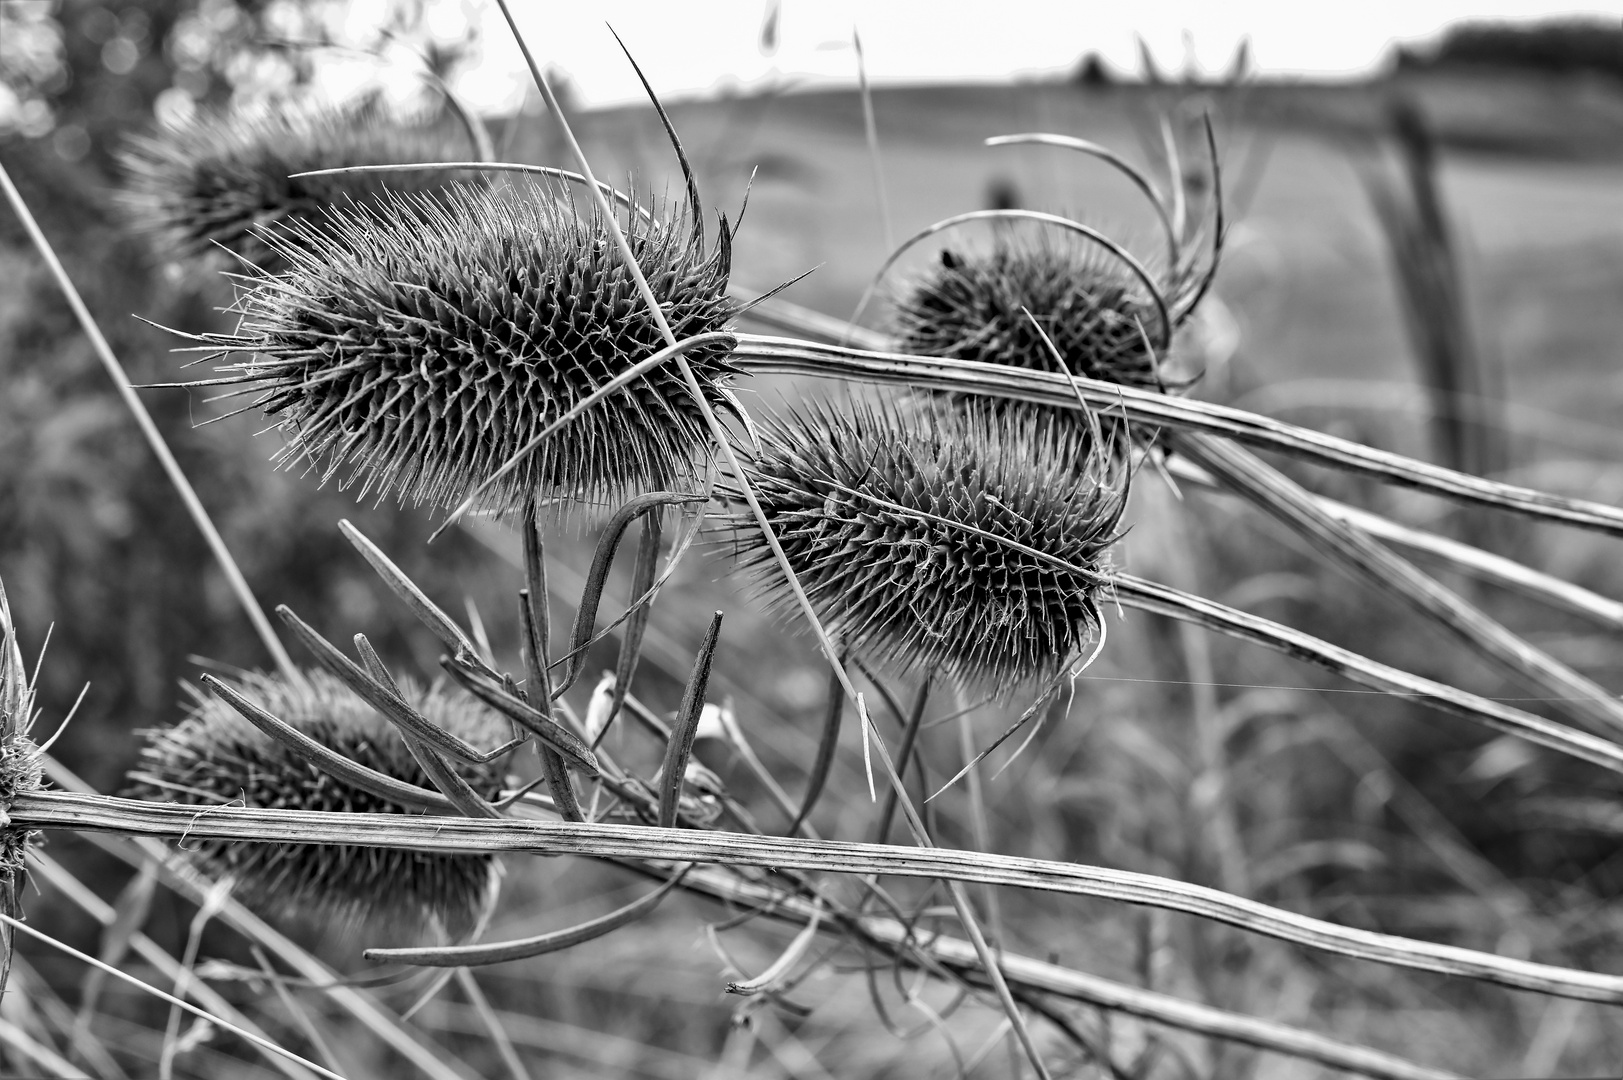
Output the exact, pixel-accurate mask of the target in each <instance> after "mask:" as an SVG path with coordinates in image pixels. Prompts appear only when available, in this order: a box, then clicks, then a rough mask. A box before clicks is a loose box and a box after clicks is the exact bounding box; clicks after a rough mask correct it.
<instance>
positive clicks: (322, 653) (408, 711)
mask: <svg viewBox="0 0 1623 1080" xmlns="http://www.w3.org/2000/svg"><path fill="white" fill-rule="evenodd" d="M276 614H277V615H279V616H281V618H282V622H283V623H285V624H286V625H287V627H288V629H289V630H291V631H293V636H294V637H296V638H298V640H299V644H301V645H303V646H304V647H305V648H306V649H309V650H310V654H311V655H312V656H314V657H315V658H316V661H317V662H318V663H319V664H321V666H322V667H323V668H325V669H327V671H329V672H330V673H332V675H333V676H334V677H336V678H337V679H338V680H339V681H340V682H342V683H343V684H344V685H345V686H347V687H349V689H350V690H351V691H352V692H354V693H355V694H356V695H357V696H358V697H360V699H361V700H362V701H364V702H366V703H367V704H368V705H370V706H372V707H373V708H374V709H376V710H377V711H378V712H380V713H382V714H383V718H384V719H385V720H387V721H389V722H390V723H391V724H393V725H395V726H396V727H397V728H399V729H400V731H401V733H402V734H405V735H409V736H411V737H412V738H414V739H417V740H418V741H419V742H422V743H426V744H427V745H429V746H432V747H434V748H435V749H436V750H438V751H440V752H442V753H446V754H450V755H451V756H452V757H454V758H457V759H458V760H460V761H466V762H468V763H469V764H473V765H480V764H483V763H485V762H487V761H494V760H495V759H496V758H499V757H501V756H502V755H503V754H506V753H509V752H511V751H512V749H513V747H514V746H515V745H516V743H506V744H504V745H502V746H498V747H496V748H495V749H494V750H480V749H479V748H478V747H475V746H471V745H469V743H468V742H467V741H465V740H464V739H462V738H460V737H458V736H456V735H454V734H452V733H451V732H449V731H446V730H445V729H444V728H442V727H440V726H439V725H437V724H433V723H430V722H429V721H428V719H427V718H425V717H424V716H422V715H421V714H420V713H418V712H417V710H416V709H413V708H412V707H411V706H410V705H408V704H407V703H406V700H405V699H404V698H403V697H401V696H400V693H399V691H398V690H395V691H391V690H390V689H389V688H388V687H387V686H385V685H384V684H382V683H380V682H378V681H377V679H375V678H374V677H373V676H372V675H369V674H368V673H367V672H366V671H364V670H363V669H362V668H361V667H360V665H358V664H356V663H355V661H353V660H351V659H350V658H349V657H347V656H345V655H344V654H343V653H342V652H340V651H339V650H338V647H337V646H336V645H334V644H333V643H332V642H330V641H328V640H327V639H326V638H324V637H322V636H321V635H320V634H318V633H317V632H316V630H315V628H314V627H312V626H311V625H310V624H309V623H307V622H305V621H304V620H303V619H301V618H299V617H298V615H296V614H295V613H294V611H293V609H292V608H290V607H288V606H287V605H286V604H280V605H278V606H277V608H276ZM469 655H470V656H472V655H474V654H472V653H471V652H470V654H469Z"/></svg>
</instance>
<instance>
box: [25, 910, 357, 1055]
mask: <svg viewBox="0 0 1623 1080" xmlns="http://www.w3.org/2000/svg"><path fill="white" fill-rule="evenodd" d="M0 922H4V923H5V924H6V925H7V926H9V927H10V928H11V929H12V930H21V931H22V932H23V933H25V934H27V935H29V936H30V937H32V938H35V939H37V940H39V941H42V942H44V943H45V944H47V945H50V946H51V947H53V948H55V949H59V950H61V951H62V952H65V953H67V954H68V955H69V956H71V957H73V958H74V959H75V960H78V961H80V962H81V963H85V964H89V965H91V966H93V967H99V968H101V970H103V971H105V972H106V973H107V974H109V975H111V976H113V977H114V978H115V979H120V980H122V981H124V982H127V983H129V984H130V985H132V986H134V987H136V988H137V989H139V990H144V991H146V992H147V993H149V994H151V995H152V996H153V997H155V998H158V999H159V1000H161V1001H166V1002H168V1003H169V1004H170V1005H173V1006H176V1007H177V1008H181V1009H185V1010H186V1011H187V1012H189V1013H192V1014H193V1015H194V1016H198V1017H201V1018H202V1019H203V1020H206V1021H207V1022H208V1023H210V1024H213V1025H215V1026H216V1027H220V1028H223V1029H225V1030H226V1031H229V1032H231V1033H232V1034H233V1035H236V1036H238V1037H240V1038H243V1039H246V1040H247V1041H249V1042H251V1043H253V1044H254V1045H255V1046H256V1047H259V1048H260V1049H263V1050H269V1051H270V1052H272V1053H275V1054H280V1055H282V1056H284V1057H287V1058H289V1059H291V1060H292V1061H294V1062H296V1063H297V1064H299V1065H302V1066H303V1067H304V1068H306V1069H309V1070H310V1071H311V1072H313V1073H315V1074H316V1075H318V1076H325V1077H329V1078H330V1080H344V1078H343V1077H342V1076H339V1075H338V1074H337V1073H335V1072H332V1071H331V1070H329V1069H325V1068H323V1067H322V1066H320V1065H317V1064H316V1063H315V1062H313V1061H309V1060H306V1059H305V1058H302V1057H300V1056H299V1055H298V1054H295V1053H294V1052H293V1051H291V1050H284V1049H282V1048H281V1047H280V1046H278V1045H276V1043H275V1042H273V1041H271V1040H270V1039H267V1038H266V1037H265V1036H263V1035H260V1034H257V1033H255V1032H253V1031H249V1030H248V1029H247V1028H243V1027H239V1026H238V1025H236V1024H233V1023H232V1022H231V1021H229V1020H225V1019H223V1018H221V1017H219V1016H217V1015H215V1014H214V1013H211V1012H209V1011H207V1010H206V1009H202V1008H199V1007H198V1006H196V1005H193V1004H192V1003H191V1002H189V1001H182V1000H181V999H180V998H177V997H175V996H174V995H173V994H169V993H165V992H164V991H162V990H159V989H158V988H157V987H156V986H153V985H151V984H150V983H145V982H142V981H141V980H140V979H137V978H136V977H135V976H134V975H130V974H127V973H125V972H123V971H120V970H119V969H118V968H115V967H111V966H109V965H106V964H103V963H102V962H101V961H99V960H97V959H96V958H95V957H94V956H90V955H88V954H86V953H82V952H80V951H79V950H78V949H75V948H73V947H72V946H71V945H66V944H64V943H62V942H60V941H57V940H56V939H55V938H52V937H50V936H48V935H46V934H44V933H41V932H40V931H38V930H35V929H34V928H33V927H32V926H29V925H28V924H27V923H23V922H19V921H17V920H16V919H14V918H12V917H11V916H10V915H7V914H5V913H4V912H0Z"/></svg>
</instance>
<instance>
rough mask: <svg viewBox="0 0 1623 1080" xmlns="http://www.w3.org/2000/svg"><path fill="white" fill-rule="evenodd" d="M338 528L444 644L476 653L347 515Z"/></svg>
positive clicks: (466, 639)
mask: <svg viewBox="0 0 1623 1080" xmlns="http://www.w3.org/2000/svg"><path fill="white" fill-rule="evenodd" d="M338 531H339V532H341V533H343V534H344V538H345V539H346V540H348V541H349V542H350V543H351V544H353V545H355V550H356V551H359V552H360V553H361V556H362V557H363V558H364V559H366V561H367V562H368V563H370V564H371V565H372V569H373V570H376V571H377V574H378V576H379V577H381V578H382V579H383V583H384V584H385V585H387V586H389V590H390V591H391V592H393V593H394V594H395V595H396V596H398V597H400V599H402V600H404V601H405V602H406V606H407V607H409V608H411V611H412V614H413V615H416V616H417V619H418V621H419V622H421V623H422V624H423V625H424V626H426V627H428V628H429V630H431V631H433V633H434V636H435V637H437V638H439V639H440V641H442V642H443V643H444V644H445V647H446V648H447V649H450V650H451V652H453V653H457V654H460V653H464V652H466V653H467V654H468V655H469V656H471V657H478V655H479V651H478V650H477V649H475V648H474V645H473V640H472V639H471V638H469V637H468V635H467V634H465V633H463V632H462V628H461V627H460V626H458V625H457V624H456V623H455V622H453V621H452V620H451V617H450V616H449V615H447V614H446V613H445V612H444V611H442V610H441V609H440V607H439V605H438V604H436V603H434V601H432V600H430V599H429V598H428V596H427V595H426V594H425V593H424V592H423V590H421V589H419V588H418V587H417V583H416V582H414V581H412V580H411V578H409V577H407V576H406V574H405V571H403V570H401V569H400V567H398V566H396V565H395V564H394V561H393V560H391V559H390V558H389V556H387V555H385V554H384V553H383V551H382V550H381V549H380V548H379V547H378V546H377V545H376V544H374V543H372V541H370V540H368V539H367V538H366V536H365V534H363V533H362V532H361V530H359V529H357V528H356V527H355V526H354V525H352V524H350V523H349V521H348V519H345V520H343V521H340V522H339V523H338Z"/></svg>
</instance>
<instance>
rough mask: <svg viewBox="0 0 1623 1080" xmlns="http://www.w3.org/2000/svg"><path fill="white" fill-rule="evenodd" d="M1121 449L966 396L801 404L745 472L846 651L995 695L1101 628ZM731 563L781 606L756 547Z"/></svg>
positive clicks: (749, 528) (768, 561) (1122, 479)
mask: <svg viewBox="0 0 1623 1080" xmlns="http://www.w3.org/2000/svg"><path fill="white" fill-rule="evenodd" d="M1122 461H1123V458H1122V455H1121V454H1120V453H1119V452H1117V451H1116V449H1115V448H1114V447H1112V446H1109V445H1105V446H1099V445H1095V441H1094V437H1093V435H1092V433H1090V431H1089V429H1087V428H1086V427H1083V426H1081V425H1077V424H1075V423H1072V422H1070V421H1069V420H1068V419H1067V418H1064V417H1061V416H1057V415H1054V414H1050V413H1041V412H1036V411H1011V410H1005V409H1000V408H997V407H995V406H991V405H984V404H980V403H976V402H964V403H961V404H957V405H953V406H950V407H949V406H948V405H947V404H945V403H942V402H922V403H915V404H910V405H903V406H897V405H892V404H883V403H881V404H872V403H865V402H850V403H847V404H842V405H838V406H832V405H820V406H807V407H805V408H802V409H800V410H798V411H795V412H791V413H790V414H788V415H787V416H786V417H783V418H780V419H777V420H774V421H771V422H770V423H769V424H768V425H767V426H766V429H765V431H764V432H763V438H762V453H761V455H760V456H759V458H757V459H756V461H755V463H754V464H753V466H751V467H749V469H748V471H749V481H750V483H751V484H752V485H753V486H754V489H755V491H756V493H757V495H758V496H759V498H760V500H761V503H762V506H763V508H764V509H765V511H766V514H767V518H768V520H769V522H770V523H771V525H772V528H773V530H774V531H775V532H776V534H777V537H778V540H779V542H780V543H781V544H782V546H783V549H784V553H785V554H786V555H787V556H788V561H789V563H790V565H791V566H792V567H793V568H794V571H795V573H796V575H797V576H798V577H799V579H800V582H801V585H802V586H803V587H804V588H805V590H806V592H807V594H808V596H809V597H810V598H811V601H812V604H813V606H814V607H815V608H816V609H817V613H818V615H819V617H820V618H822V619H823V620H825V625H826V626H827V627H828V628H829V630H830V632H831V633H833V634H834V635H835V637H836V638H837V639H839V640H840V641H841V643H842V645H843V646H845V647H848V648H850V649H852V650H853V651H854V652H856V653H858V654H860V655H865V656H866V657H867V658H869V659H871V660H874V661H876V662H879V663H889V664H893V665H896V666H899V667H903V668H926V669H928V668H935V669H937V670H939V671H940V672H942V673H943V674H945V675H948V676H950V677H954V678H956V679H958V680H959V681H961V682H990V683H995V684H999V685H1009V684H1016V683H1023V682H1026V681H1030V680H1041V679H1047V678H1051V677H1053V676H1054V675H1055V674H1057V673H1058V672H1059V671H1061V670H1062V669H1063V668H1064V667H1065V665H1066V664H1067V663H1071V662H1075V660H1076V659H1077V658H1078V655H1079V654H1080V653H1081V651H1082V649H1083V647H1084V646H1085V645H1086V644H1087V643H1088V642H1089V641H1090V640H1091V639H1093V638H1094V637H1095V636H1096V634H1097V632H1098V631H1099V628H1100V614H1099V609H1098V603H1097V602H1098V597H1099V594H1100V592H1101V591H1102V590H1103V589H1104V587H1105V580H1106V579H1105V576H1104V572H1105V570H1106V567H1107V562H1108V552H1109V549H1110V547H1111V545H1112V544H1113V543H1114V542H1115V540H1116V539H1117V537H1118V524H1119V520H1120V517H1121V513H1122V508H1123V504H1124V502H1125V495H1126V482H1127V473H1126V467H1125V466H1124V465H1123V464H1122ZM730 524H731V527H732V531H733V537H734V542H735V544H736V547H737V550H738V552H739V555H740V557H741V559H742V561H743V562H744V563H745V564H746V565H748V566H751V567H753V568H754V569H755V570H756V571H757V572H758V573H759V574H760V575H761V578H762V580H763V583H764V591H765V592H766V594H767V595H768V597H769V598H770V599H771V600H772V601H774V602H775V603H778V604H780V605H783V606H787V605H788V604H789V603H790V600H789V593H788V589H787V586H786V583H785V581H784V579H783V577H782V572H781V570H779V569H778V565H777V563H776V561H775V560H774V558H773V556H772V554H771V552H770V550H769V549H768V547H767V545H766V543H765V540H764V539H763V537H762V535H761V533H760V532H759V530H758V529H757V527H756V526H755V524H754V521H753V518H751V517H749V516H747V515H736V516H734V517H733V518H732V520H731V522H730Z"/></svg>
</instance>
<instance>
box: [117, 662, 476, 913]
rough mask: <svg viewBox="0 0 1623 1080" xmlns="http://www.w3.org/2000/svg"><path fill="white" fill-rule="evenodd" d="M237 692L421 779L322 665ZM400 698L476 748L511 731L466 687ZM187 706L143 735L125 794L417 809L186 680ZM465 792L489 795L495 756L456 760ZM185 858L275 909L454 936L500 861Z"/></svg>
mask: <svg viewBox="0 0 1623 1080" xmlns="http://www.w3.org/2000/svg"><path fill="white" fill-rule="evenodd" d="M234 685H235V687H236V689H238V690H240V691H241V692H242V693H243V694H244V695H245V696H247V697H248V698H250V699H251V700H253V701H254V702H255V703H256V704H258V705H259V706H261V707H262V708H264V709H265V710H266V711H268V712H270V713H272V714H273V715H275V716H276V717H278V718H279V719H281V720H284V721H286V722H287V723H288V724H290V725H291V726H293V727H294V728H297V729H298V730H299V731H301V732H303V733H304V734H306V735H308V736H310V737H311V738H313V739H315V740H316V741H317V742H320V743H322V744H324V745H326V746H328V747H330V748H331V749H333V750H336V751H338V752H339V753H341V754H343V755H345V756H346V757H348V758H350V759H351V760H354V761H356V762H359V763H360V764H363V765H367V766H369V767H371V768H373V769H376V770H377V771H378V772H381V773H385V774H387V775H389V776H392V777H395V778H396V779H400V780H405V781H408V782H410V783H414V784H417V785H419V786H421V787H428V788H432V787H433V783H432V782H431V781H430V780H429V779H428V778H427V777H426V776H425V775H424V774H423V772H422V770H421V768H420V767H419V766H418V764H417V762H416V760H415V759H414V758H413V757H412V756H411V752H410V751H409V750H408V749H407V748H406V744H405V743H404V741H403V740H402V739H401V737H400V735H399V734H398V733H397V732H396V731H395V730H394V728H392V727H391V726H390V725H389V724H388V722H387V721H385V720H383V719H382V718H381V717H379V716H378V715H377V714H376V713H375V712H374V711H373V710H372V708H371V707H370V706H368V705H367V704H366V703H365V702H363V701H361V700H360V698H358V697H356V696H355V695H354V694H353V693H351V692H350V691H349V690H348V689H347V688H345V687H344V686H343V685H342V684H341V683H339V682H338V680H337V679H335V678H333V677H332V676H330V675H328V674H327V673H326V672H324V671H310V672H306V673H305V674H304V681H303V682H293V681H290V680H289V679H287V678H286V677H284V676H281V675H262V674H248V675H244V676H242V677H241V678H240V679H239V680H237V681H236V682H235V684H234ZM401 690H402V692H403V693H404V694H405V696H406V699H407V701H408V702H409V703H410V704H411V705H412V707H413V708H415V709H416V710H417V711H418V712H420V713H422V714H423V716H425V717H426V718H427V719H428V720H430V721H432V722H433V723H436V724H438V725H440V726H441V727H443V728H445V729H447V730H449V731H451V732H453V733H454V734H457V735H459V736H461V737H462V738H464V739H466V740H468V741H469V742H470V743H473V744H474V745H476V746H494V745H498V744H499V743H500V742H502V741H503V740H505V739H506V737H507V735H508V732H507V729H506V726H505V725H504V724H503V723H502V722H501V721H500V720H499V719H498V718H497V717H496V716H495V714H493V713H492V712H491V711H490V710H488V709H486V708H485V707H484V706H483V705H482V704H480V703H479V702H478V701H476V700H474V699H473V698H472V697H470V696H469V695H467V694H464V693H462V692H461V691H453V690H444V689H440V688H437V687H431V688H428V689H424V688H422V687H420V686H416V685H414V684H412V683H409V682H402V684H401ZM188 692H190V693H191V695H192V697H193V699H194V700H193V704H192V706H191V708H190V709H189V710H188V712H187V715H186V716H185V718H184V719H182V720H181V722H180V723H178V724H176V725H175V726H174V727H170V728H158V729H150V730H147V731H145V732H143V733H142V734H143V736H144V739H145V742H144V745H143V746H142V748H141V753H140V759H139V761H138V763H137V765H136V767H135V769H133V770H132V771H131V773H130V775H129V787H128V789H127V791H126V794H127V795H128V796H129V797H131V798H138V799H149V800H153V801H159V802H171V803H182V804H185V805H189V806H221V805H224V804H226V803H230V802H234V801H239V800H240V802H241V803H242V804H245V805H247V806H249V807H258V808H279V809H288V810H326V811H335V812H351V813H374V814H379V813H381V814H388V813H416V812H418V811H416V810H415V809H412V808H407V807H404V806H400V805H398V804H395V803H392V802H390V801H388V800H385V799H381V798H379V797H378V796H376V795H373V794H371V793H369V792H366V791H362V790H360V789H358V788H354V787H351V786H350V785H348V784H346V783H343V782H341V781H339V780H336V779H334V778H333V777H332V776H330V775H328V774H327V773H325V772H323V771H322V770H320V769H318V768H316V767H315V766H314V765H312V764H311V763H309V762H308V761H306V760H304V759H303V758H301V757H299V756H297V755H296V754H294V753H292V752H291V751H290V750H288V749H287V748H286V747H284V746H283V745H282V744H281V743H279V742H276V741H275V740H273V739H270V738H268V737H266V736H264V735H262V734H261V733H260V732H259V731H258V730H256V729H255V728H254V727H253V725H251V724H249V723H248V722H247V721H246V720H244V719H242V717H241V716H239V715H238V714H237V712H236V710H234V709H233V708H232V707H231V706H230V705H228V704H226V703H225V702H224V701H222V700H221V699H219V698H217V697H214V696H212V695H210V694H206V693H204V692H202V691H199V690H193V689H191V688H190V687H188ZM458 768H459V770H461V772H462V774H463V775H464V776H465V777H466V778H467V780H468V782H469V784H470V785H472V787H473V788H474V790H476V791H477V792H479V794H480V795H482V796H484V797H486V798H493V797H495V796H496V794H497V793H498V792H499V791H500V790H501V788H502V781H503V777H502V775H501V773H500V771H499V770H498V768H497V767H496V765H495V764H494V763H492V764H487V765H459V766H458ZM186 850H187V854H188V855H189V857H190V858H192V859H193V860H194V861H195V862H196V863H197V864H198V865H199V867H200V868H201V869H203V870H204V871H206V872H207V873H209V874H211V875H213V876H215V877H219V878H231V879H233V880H234V882H235V895H236V896H237V898H238V899H240V900H242V901H243V902H244V903H246V904H248V905H249V906H250V907H252V908H254V909H255V910H258V911H261V912H263V913H264V914H266V915H269V916H272V917H297V918H303V919H324V918H337V919H343V920H354V921H357V922H367V923H373V922H376V923H378V924H379V925H382V924H389V925H399V926H403V927H406V928H413V927H420V926H423V925H425V924H426V923H428V922H429V919H430V917H433V918H435V919H437V920H438V921H439V923H440V925H441V926H443V927H445V929H446V930H447V931H448V932H449V933H451V934H452V935H453V936H462V935H463V934H465V933H466V932H467V931H468V930H469V929H470V928H471V927H472V926H474V925H475V923H476V922H477V920H478V918H479V916H480V914H481V912H482V911H483V910H484V909H485V908H486V907H487V906H488V904H489V903H490V901H491V899H492V897H493V893H492V890H493V888H494V885H495V874H496V864H495V861H494V859H493V857H492V856H489V855H439V854H429V853H425V852H416V851H402V850H395V849H390V848H375V847H359V846H346V845H336V844H333V845H323V844H286V843H260V842H234V841H227V840H194V841H188V843H187V845H186Z"/></svg>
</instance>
